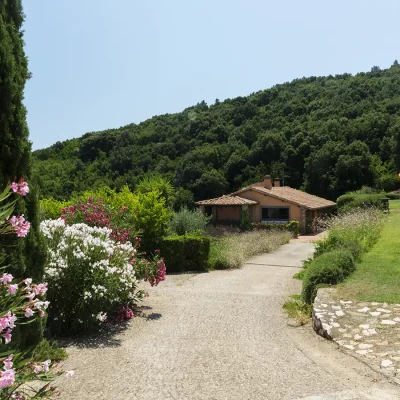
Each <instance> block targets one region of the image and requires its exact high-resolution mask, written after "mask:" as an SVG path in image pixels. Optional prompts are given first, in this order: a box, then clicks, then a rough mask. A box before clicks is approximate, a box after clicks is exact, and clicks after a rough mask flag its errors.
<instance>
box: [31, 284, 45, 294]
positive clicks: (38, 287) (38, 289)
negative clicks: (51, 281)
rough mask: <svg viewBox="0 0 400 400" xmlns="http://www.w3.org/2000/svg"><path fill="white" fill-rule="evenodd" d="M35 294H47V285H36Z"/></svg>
mask: <svg viewBox="0 0 400 400" xmlns="http://www.w3.org/2000/svg"><path fill="white" fill-rule="evenodd" d="M32 290H33V291H34V293H35V294H37V295H38V294H45V293H46V292H47V283H46V282H45V283H39V285H36V286H35V287H34V288H33V289H32Z"/></svg>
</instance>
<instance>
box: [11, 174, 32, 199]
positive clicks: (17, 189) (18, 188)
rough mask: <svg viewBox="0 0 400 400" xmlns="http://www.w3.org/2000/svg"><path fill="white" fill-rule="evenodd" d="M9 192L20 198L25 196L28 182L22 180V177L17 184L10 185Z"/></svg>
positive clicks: (27, 191) (27, 190)
mask: <svg viewBox="0 0 400 400" xmlns="http://www.w3.org/2000/svg"><path fill="white" fill-rule="evenodd" d="M11 190H12V191H13V192H14V193H17V194H19V195H20V196H26V195H27V194H28V193H29V186H28V182H25V180H24V178H23V177H22V178H21V179H20V180H19V182H18V183H16V182H13V183H11Z"/></svg>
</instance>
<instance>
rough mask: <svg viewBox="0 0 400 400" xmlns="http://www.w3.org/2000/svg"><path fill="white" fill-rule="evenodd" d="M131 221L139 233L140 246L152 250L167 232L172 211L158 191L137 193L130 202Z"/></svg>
mask: <svg viewBox="0 0 400 400" xmlns="http://www.w3.org/2000/svg"><path fill="white" fill-rule="evenodd" d="M132 210H133V214H132V216H133V222H134V226H135V228H136V229H137V230H138V231H139V232H140V233H141V238H142V242H141V246H142V248H143V249H144V250H146V251H149V252H153V251H154V249H156V248H158V247H159V244H160V243H161V240H162V238H163V237H164V236H165V235H166V234H167V232H168V225H169V221H170V219H171V217H172V212H171V211H170V210H169V209H168V208H167V206H166V204H165V200H164V198H162V197H160V194H159V193H158V192H148V193H139V194H138V195H136V196H135V200H134V202H133V203H132Z"/></svg>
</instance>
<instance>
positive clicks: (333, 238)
mask: <svg viewBox="0 0 400 400" xmlns="http://www.w3.org/2000/svg"><path fill="white" fill-rule="evenodd" d="M384 218H385V217H384V214H383V213H382V211H380V210H377V209H373V208H370V209H353V210H352V211H350V212H346V213H343V214H340V215H338V216H333V217H329V218H328V219H325V220H323V221H322V223H323V224H324V225H325V227H326V228H327V229H328V230H329V235H328V238H327V239H326V240H323V241H320V242H317V243H316V246H315V253H314V257H318V256H320V255H321V254H324V253H326V252H328V251H331V250H348V251H350V252H351V253H352V255H353V257H354V259H355V260H359V259H360V257H361V255H362V254H363V253H365V252H367V251H369V250H370V249H371V247H372V246H373V245H374V244H375V243H376V241H377V240H378V238H379V236H380V233H381V230H382V226H383V222H384Z"/></svg>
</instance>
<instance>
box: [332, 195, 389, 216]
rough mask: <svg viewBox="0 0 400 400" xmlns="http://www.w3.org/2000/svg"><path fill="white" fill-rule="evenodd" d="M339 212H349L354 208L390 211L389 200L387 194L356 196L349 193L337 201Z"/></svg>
mask: <svg viewBox="0 0 400 400" xmlns="http://www.w3.org/2000/svg"><path fill="white" fill-rule="evenodd" d="M336 203H337V205H338V209H339V211H342V212H343V211H349V210H350V209H352V208H368V207H376V208H379V209H381V210H387V209H388V198H387V197H386V194H385V193H378V194H375V193H374V194H372V193H371V194H355V193H348V194H344V195H343V196H340V197H338V199H337V200H336Z"/></svg>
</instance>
